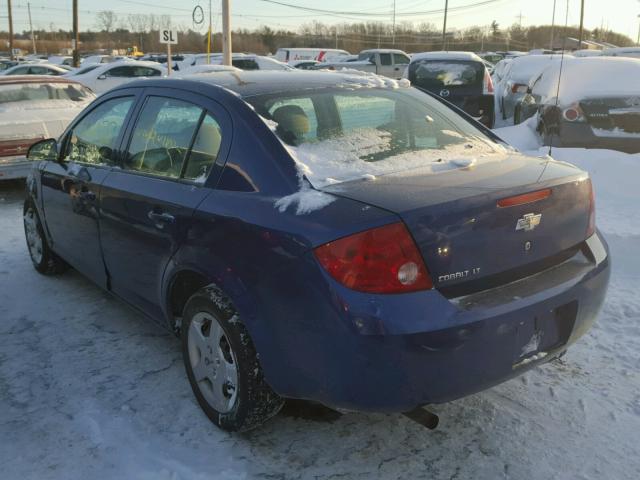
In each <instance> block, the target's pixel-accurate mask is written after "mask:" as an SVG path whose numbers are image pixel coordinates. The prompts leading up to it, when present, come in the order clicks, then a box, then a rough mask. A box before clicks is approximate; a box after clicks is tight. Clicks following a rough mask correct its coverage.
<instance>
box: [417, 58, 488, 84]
mask: <svg viewBox="0 0 640 480" xmlns="http://www.w3.org/2000/svg"><path fill="white" fill-rule="evenodd" d="M410 68H411V72H410V78H411V81H412V83H414V84H416V85H417V86H419V87H423V88H427V89H440V88H452V87H453V88H456V87H476V86H479V87H482V80H483V78H484V66H483V65H482V64H480V63H477V62H465V61H429V60H426V61H417V62H415V63H414V64H412V65H411V67H410Z"/></svg>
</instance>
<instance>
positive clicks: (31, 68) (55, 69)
mask: <svg viewBox="0 0 640 480" xmlns="http://www.w3.org/2000/svg"><path fill="white" fill-rule="evenodd" d="M68 71H69V70H67V69H65V68H62V67H60V66H58V65H54V64H52V63H19V64H18V65H16V66H14V67H11V68H8V69H6V70H3V71H2V72H0V75H53V76H57V75H64V74H65V73H68Z"/></svg>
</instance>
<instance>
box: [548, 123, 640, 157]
mask: <svg viewBox="0 0 640 480" xmlns="http://www.w3.org/2000/svg"><path fill="white" fill-rule="evenodd" d="M553 143H554V146H557V147H576V148H606V149H609V150H618V151H621V152H626V153H638V152H640V135H638V136H637V137H635V138H634V137H632V136H611V137H607V136H604V135H595V134H594V133H593V130H592V129H591V126H589V124H586V123H569V122H564V121H563V122H562V123H561V125H560V135H559V137H558V138H557V139H556V138H554V142H553Z"/></svg>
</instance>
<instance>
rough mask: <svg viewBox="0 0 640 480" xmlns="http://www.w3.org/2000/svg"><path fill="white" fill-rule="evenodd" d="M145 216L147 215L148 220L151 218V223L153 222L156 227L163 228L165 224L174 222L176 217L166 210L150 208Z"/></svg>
mask: <svg viewBox="0 0 640 480" xmlns="http://www.w3.org/2000/svg"><path fill="white" fill-rule="evenodd" d="M147 217H149V220H151V221H152V222H153V223H155V225H156V227H158V228H164V226H165V225H167V224H172V223H174V222H175V221H176V217H174V216H173V215H171V214H170V213H167V212H155V211H153V210H151V211H150V212H149V213H148V214H147Z"/></svg>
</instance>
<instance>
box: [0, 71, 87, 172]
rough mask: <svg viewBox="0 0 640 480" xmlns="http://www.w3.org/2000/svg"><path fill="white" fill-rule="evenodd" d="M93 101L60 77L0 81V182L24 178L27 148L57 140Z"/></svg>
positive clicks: (79, 86)
mask: <svg viewBox="0 0 640 480" xmlns="http://www.w3.org/2000/svg"><path fill="white" fill-rule="evenodd" d="M94 98H95V95H94V94H93V93H92V92H91V91H90V90H89V89H87V88H86V87H84V86H83V85H80V84H79V83H76V82H73V81H71V80H69V79H66V78H62V77H49V76H36V75H30V76H8V77H0V180H7V179H10V178H22V177H25V176H26V175H27V173H28V171H29V169H30V168H31V163H30V162H29V161H27V160H26V159H25V156H26V154H27V150H28V149H29V147H30V146H31V145H32V144H33V143H35V142H37V141H38V140H42V139H44V138H52V137H58V136H59V135H61V134H62V132H63V131H64V129H65V128H67V125H68V124H69V122H71V120H73V119H74V118H75V117H76V115H78V113H80V112H81V111H82V110H83V109H84V107H86V106H87V104H88V103H89V102H91V101H92V100H93V99H94Z"/></svg>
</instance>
